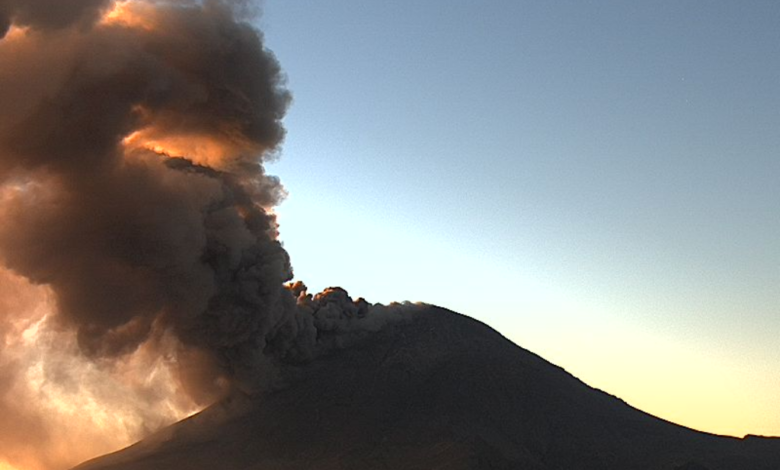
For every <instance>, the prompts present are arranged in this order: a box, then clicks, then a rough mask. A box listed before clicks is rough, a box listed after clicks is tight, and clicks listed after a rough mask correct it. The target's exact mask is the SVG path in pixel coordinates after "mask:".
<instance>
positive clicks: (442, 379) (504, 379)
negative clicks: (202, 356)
mask: <svg viewBox="0 0 780 470" xmlns="http://www.w3.org/2000/svg"><path fill="white" fill-rule="evenodd" d="M287 374H288V376H289V377H290V378H289V379H288V383H287V385H286V386H285V387H280V388H277V389H276V390H272V391H268V392H265V393H261V394H258V395H256V396H253V397H244V396H241V397H237V396H236V397H233V398H231V399H229V400H225V401H223V402H221V403H218V404H217V405H214V406H212V407H211V408H208V409H207V410H205V411H204V412H202V413H200V414H198V415H195V416H193V417H191V418H189V419H187V420H184V421H182V422H180V423H177V424H175V425H173V426H171V427H169V428H167V429H164V430H163V431H161V432H159V433H157V434H155V435H154V436H152V437H150V438H149V439H146V440H144V441H142V442H140V443H138V444H136V445H134V446H131V447H129V448H127V449H125V450H123V451H120V452H117V453H115V454H111V455H108V456H105V457H101V458H98V459H95V460H93V461H91V462H87V463H85V464H82V465H81V466H79V467H76V468H77V469H78V470H141V469H143V470H162V469H165V470H175V469H187V470H201V469H223V470H234V469H257V470H266V469H268V470H271V469H273V470H282V469H284V470H298V469H301V470H303V469H306V470H311V469H316V470H329V469H355V470H366V469H426V470H428V469H528V470H537V469H538V470H552V469H556V470H557V469H560V470H591V469H592V470H610V469H615V470H618V469H619V470H630V469H653V470H662V469H663V470H726V469H728V470H734V469H737V470H740V469H746V470H764V469H765V470H777V469H780V439H775V438H763V437H747V438H744V439H737V438H731V437H722V436H715V435H711V434H706V433H701V432H697V431H693V430H691V429H688V428H685V427H682V426H678V425H675V424H672V423H669V422H667V421H664V420H661V419H658V418H656V417H653V416H651V415H648V414H646V413H643V412H641V411H639V410H637V409H635V408H632V407H631V406H629V405H627V404H626V403H624V402H623V401H621V400H619V399H618V398H615V397H613V396H611V395H608V394H606V393H604V392H602V391H599V390H596V389H593V388H591V387H589V386H587V385H585V384H584V383H582V382H581V381H579V380H578V379H576V378H575V377H573V376H572V375H570V374H569V373H567V372H566V371H564V370H563V369H561V368H559V367H557V366H554V365H552V364H550V363H549V362H547V361H545V360H543V359H542V358H540V357H538V356H536V355H534V354H533V353H530V352H528V351H526V350H524V349H522V348H520V347H518V346H516V345H515V344H513V343H511V342H510V341H508V340H507V339H505V338H504V337H502V336H501V335H500V334H498V333H497V332H495V331H494V330H492V329H491V328H489V327H487V326H485V325H484V324H482V323H479V322H477V321H475V320H473V319H471V318H468V317H465V316H462V315H459V314H456V313H453V312H450V311H447V310H444V309H441V308H438V307H430V308H426V309H423V310H422V311H421V312H420V313H418V314H416V315H415V316H414V317H413V320H411V321H410V322H408V323H404V324H397V325H394V326H392V327H387V328H385V329H384V330H382V331H380V332H379V333H376V334H374V335H373V336H371V337H370V339H369V340H368V341H366V342H364V343H361V344H360V345H357V346H354V347H351V348H349V349H345V350H341V351H338V352H336V353H332V354H330V355H329V356H327V357H324V358H321V359H319V360H317V361H315V362H313V363H311V364H308V365H306V366H299V367H296V368H291V369H290V370H289V371H287Z"/></svg>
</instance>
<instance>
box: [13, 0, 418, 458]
mask: <svg viewBox="0 0 780 470" xmlns="http://www.w3.org/2000/svg"><path fill="white" fill-rule="evenodd" d="M246 7H247V5H246V4H245V2H228V1H220V0H205V1H195V0H192V1H187V0H178V1H173V0H130V1H124V2H119V1H110V0H0V37H2V39H0V221H2V224H1V225H0V263H1V264H2V267H3V268H2V270H0V296H2V298H0V335H2V336H0V339H3V342H2V343H0V377H1V378H2V382H0V414H2V415H3V416H9V415H10V413H12V412H13V413H16V414H19V416H18V417H16V418H15V420H14V421H15V422H18V423H23V426H24V428H23V429H25V431H21V432H20V431H19V429H22V428H19V429H16V430H13V431H9V429H7V426H6V427H4V426H3V425H0V449H1V450H0V468H2V467H3V465H4V464H5V465H11V466H12V468H13V466H24V468H52V467H54V466H62V465H64V464H70V463H73V462H74V461H75V460H78V459H79V458H84V457H86V456H89V453H88V452H89V451H83V452H86V455H75V456H74V453H73V449H74V448H78V444H77V443H76V442H69V441H67V440H65V441H63V439H62V438H58V437H57V435H59V434H62V433H63V432H66V431H65V429H68V426H66V424H65V423H66V422H67V423H71V425H70V428H73V427H74V426H73V425H72V423H73V422H74V420H75V419H76V416H78V412H77V410H70V411H69V409H68V406H71V405H72V406H73V407H76V408H78V407H79V406H87V405H88V404H90V403H91V404H92V405H93V406H95V407H98V405H99V406H102V407H103V408H102V409H111V410H112V413H113V414H112V416H113V417H114V419H113V420H112V419H108V418H99V415H100V413H101V411H100V410H98V409H97V408H95V410H92V412H91V414H90V419H91V421H88V422H86V424H84V425H83V426H82V427H83V429H81V428H79V430H77V431H73V432H70V434H68V435H69V436H70V437H69V439H71V440H76V439H79V438H81V437H83V438H84V439H85V440H88V439H86V438H87V437H89V436H88V433H89V431H88V428H89V427H90V426H93V427H94V426H97V427H98V428H100V429H99V430H98V431H99V433H100V434H99V435H101V436H104V437H105V436H106V435H111V436H117V435H121V436H123V439H124V441H127V440H132V439H136V438H138V437H140V436H142V435H143V434H144V433H146V432H148V431H149V430H150V429H153V428H155V427H157V426H159V425H160V424H162V423H164V422H168V421H170V420H173V419H177V418H180V417H182V416H184V415H186V414H188V413H191V412H192V411H194V410H196V409H197V408H198V407H199V406H203V405H204V404H207V403H208V402H209V401H212V400H214V399H215V398H217V397H219V396H220V394H222V393H225V391H226V390H228V389H231V388H235V387H238V388H241V389H243V390H248V391H251V390H254V389H256V388H259V387H262V386H263V383H264V382H263V381H264V379H265V378H267V376H268V375H269V374H273V371H274V370H275V366H276V365H278V364H279V363H300V362H305V361H308V360H310V359H312V358H314V357H316V356H317V355H319V354H321V353H322V352H324V351H327V350H330V349H332V348H338V347H343V346H344V345H346V344H347V343H349V342H351V341H354V340H355V339H356V338H360V337H362V336H364V335H365V334H366V332H370V331H372V330H375V329H378V328H380V327H382V325H383V324H384V323H386V322H388V321H391V320H393V319H395V318H398V317H400V316H403V313H402V312H401V311H400V310H399V309H398V308H394V307H392V306H391V307H383V306H372V305H369V304H368V303H366V302H365V301H362V300H359V301H353V300H352V299H351V298H350V297H349V296H348V295H347V294H346V292H345V291H343V290H341V289H337V288H336V289H329V290H327V291H325V292H324V293H321V294H317V295H316V296H311V295H309V294H308V293H307V292H306V288H305V286H303V284H301V283H295V284H287V283H288V282H289V281H290V280H291V279H292V269H291V266H290V261H289V257H288V255H287V253H286V252H285V250H284V249H283V247H282V245H281V243H280V242H279V240H278V237H277V235H278V234H277V223H276V220H275V217H274V215H273V212H272V211H271V209H272V207H273V206H274V205H276V204H277V203H279V202H280V200H281V198H282V197H283V196H284V190H283V188H282V187H281V185H280V184H279V181H278V180H277V179H275V178H274V177H271V176H268V175H266V174H265V171H264V168H263V166H262V165H263V162H264V161H266V160H267V159H270V158H273V157H275V155H276V152H277V151H278V147H279V145H280V143H281V141H282V139H283V137H284V129H283V128H282V125H281V119H282V117H283V116H284V114H285V111H286V109H287V107H288V105H289V103H290V95H289V93H288V92H287V90H286V89H285V87H284V76H283V74H282V73H281V71H280V67H279V65H278V63H277V61H276V59H275V58H274V56H273V55H272V54H271V53H270V52H269V51H268V50H266V49H265V48H264V46H263V41H262V37H261V35H260V33H259V32H258V31H257V30H256V29H254V28H253V27H252V26H251V25H250V24H249V23H247V22H246V21H244V18H242V17H241V12H243V11H245V10H246V9H247V8H246ZM380 310H384V311H383V312H380ZM84 358H88V359H89V360H88V361H87V360H85V359H84ZM90 384H99V386H89V387H88V385H90ZM182 392H184V393H182ZM77 400H87V401H88V403H87V404H86V405H78V404H77V403H75V402H76V401H77ZM19 401H23V402H25V403H23V406H20V405H19V403H17V402H19ZM82 409H83V408H82ZM82 414H84V413H83V412H82ZM96 416H97V417H96ZM116 417H124V418H123V419H120V420H118V421H117V418H116ZM96 419H98V420H100V419H102V420H103V421H101V422H100V423H98V424H100V426H99V425H98V424H96V421H95V420H96ZM4 421H5V422H9V421H8V420H5V419H4ZM101 423H102V424H101ZM21 425H22V424H20V426H21ZM101 426H102V428H101ZM106 430H109V431H110V432H109V433H106ZM71 431H72V430H71ZM98 431H95V432H94V433H95V434H97V433H98ZM81 432H83V433H87V434H85V435H84V436H82V435H81V434H79V433H81ZM123 433H124V434H123ZM89 439H92V441H90V442H93V443H94V442H98V443H100V440H99V439H97V440H96V438H95V437H94V436H92V437H89ZM111 445H116V443H115V442H106V443H105V445H103V444H100V445H97V444H96V445H95V449H94V450H92V451H93V452H94V451H105V450H109V448H110V446H111ZM74 446H76V447H74ZM31 449H35V451H31ZM31 452H32V453H31ZM31 455H36V457H31ZM69 459H70V460H69ZM4 461H5V462H4Z"/></svg>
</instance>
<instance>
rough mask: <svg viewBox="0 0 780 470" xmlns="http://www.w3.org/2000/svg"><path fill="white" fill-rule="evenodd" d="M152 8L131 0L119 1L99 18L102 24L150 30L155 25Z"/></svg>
mask: <svg viewBox="0 0 780 470" xmlns="http://www.w3.org/2000/svg"><path fill="white" fill-rule="evenodd" d="M153 11H154V10H153V9H152V8H150V7H149V6H147V5H143V4H138V3H134V2H131V1H128V0H126V1H120V2H116V3H115V4H114V7H113V8H111V9H110V10H109V11H108V12H106V14H105V15H104V16H103V18H102V19H101V21H100V23H101V24H103V25H122V26H126V27H130V28H141V29H145V30H152V29H154V27H155V24H154V22H153V21H152V20H151V18H154V16H153V15H151V14H150V13H152V12H153Z"/></svg>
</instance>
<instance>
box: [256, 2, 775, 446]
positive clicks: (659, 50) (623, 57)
mask: <svg viewBox="0 0 780 470" xmlns="http://www.w3.org/2000/svg"><path fill="white" fill-rule="evenodd" d="M259 23H260V25H261V27H262V28H263V30H264V31H265V34H266V39H267V43H268V46H269V47H270V48H271V49H272V50H273V51H274V52H275V53H276V55H277V57H278V58H279V60H280V61H281V63H282V66H283V67H284V68H285V70H286V72H287V74H288V77H289V86H290V88H291V90H292V91H293V93H294V96H295V101H294V103H293V106H292V109H291V111H290V113H289V115H288V117H287V118H286V121H285V122H286V126H287V128H288V137H287V140H286V143H285V146H284V149H283V152H282V155H281V158H280V160H279V162H278V163H275V164H273V165H271V167H270V172H271V173H273V174H276V175H279V176H280V178H281V179H282V181H283V182H284V183H285V185H286V187H287V189H288V190H289V193H290V195H289V197H288V199H287V200H286V201H285V202H284V203H283V204H282V206H281V207H280V208H279V209H278V212H279V216H280V221H281V224H282V226H281V233H282V239H283V240H284V242H285V246H286V247H287V249H288V250H289V251H290V253H291V256H292V259H293V265H294V266H295V269H296V276H297V278H299V279H302V280H304V281H305V282H306V283H307V284H308V285H309V287H310V288H312V289H316V290H319V289H321V288H324V287H327V286H329V285H341V286H343V287H345V288H347V289H348V290H349V291H350V293H351V294H353V296H363V297H366V298H367V299H369V300H371V301H380V302H389V301H392V300H407V299H408V300H413V301H425V302H430V303H435V304H438V305H442V306H445V307H448V308H451V309H453V310H456V311H459V312H462V313H466V314H468V315H471V316H473V317H475V318H478V319H480V320H482V321H484V322H486V323H488V324H489V325H491V326H493V327H494V328H496V329H498V330H499V331H500V332H502V333H503V334H504V335H505V336H507V337H508V338H510V339H511V340H513V341H514V342H516V343H518V344H519V345H521V346H523V347H525V348H527V349H530V350H531V351H533V352H535V353H537V354H539V355H541V356H543V357H544V358H546V359H548V360H550V361H551V362H553V363H556V364H558V365H560V366H562V367H564V368H565V369H566V370H568V371H569V372H571V373H573V374H574V375H576V376H577V377H579V378H581V379H582V380H584V381H585V382H586V383H588V384H589V385H592V386H594V387H597V388H600V389H603V390H605V391H607V392H609V393H611V394H614V395H617V396H618V397H620V398H622V399H624V400H626V401H627V402H628V403H630V404H632V405H634V406H636V407H638V408H640V409H643V410H645V411H648V412H650V413H652V414H655V415H658V416H660V417H663V418H666V419H669V420H672V421H675V422H678V423H681V424H684V425H687V426H690V427H694V428H697V429H702V430H707V431H711V432H716V433H725V434H734V435H743V434H746V433H754V434H774V435H780V413H778V410H780V395H779V394H778V390H780V189H778V187H779V184H780V160H779V159H778V157H779V155H780V128H779V127H780V27H778V25H780V3H778V2H776V1H763V2H762V1H754V2H744V3H743V2H715V1H713V2H704V1H700V2H690V1H654V2H642V3H640V2H624V1H614V2H602V1H592V2H586V1H581V0H578V1H570V2H564V1H556V2H546V1H538V2H520V1H491V2H477V1H465V0H457V1H453V0H447V1H444V0H436V1H434V0H430V1H424V2H420V1H408V0H397V1H392V2H365V1H358V0H344V1H339V2H308V1H307V2H304V1H300V0H269V1H267V2H266V4H265V7H264V15H263V17H262V18H261V20H260V21H259Z"/></svg>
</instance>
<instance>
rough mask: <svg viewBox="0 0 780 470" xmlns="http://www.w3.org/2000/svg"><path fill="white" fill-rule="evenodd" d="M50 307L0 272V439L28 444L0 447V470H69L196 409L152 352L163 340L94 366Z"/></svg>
mask: <svg viewBox="0 0 780 470" xmlns="http://www.w3.org/2000/svg"><path fill="white" fill-rule="evenodd" d="M54 310H55V307H54V299H53V297H52V294H51V292H50V291H49V289H48V288H46V287H42V286H34V285H32V284H30V283H29V282H28V281H26V280H24V279H22V278H20V277H18V276H16V275H14V274H12V273H10V272H8V271H5V270H0V347H1V348H2V349H1V352H2V354H1V355H0V373H5V374H8V373H9V372H8V371H12V372H11V375H10V376H8V377H4V379H5V380H9V381H10V382H9V383H8V386H7V387H6V388H4V391H3V394H0V409H2V410H6V412H9V411H10V412H12V413H13V415H12V416H11V417H10V418H9V417H8V416H4V417H3V418H4V419H7V420H8V421H6V422H5V423H4V422H2V420H0V438H2V437H3V436H4V435H11V436H13V435H14V434H16V433H17V432H26V433H27V434H25V436H24V439H23V440H24V441H26V442H27V443H34V445H33V444H29V445H28V444H21V445H20V444H19V443H18V441H17V443H16V444H14V442H13V441H11V443H10V444H8V445H6V444H4V445H3V448H2V449H0V454H2V455H0V470H46V469H51V468H69V467H71V466H73V465H75V464H78V463H80V462H82V461H84V460H87V459H89V458H92V457H95V456H96V455H101V454H105V453H108V452H112V451H115V450H118V449H120V448H122V447H125V446H127V445H129V444H131V443H133V442H135V441H137V440H139V439H141V438H143V437H145V436H146V435H147V434H149V433H150V432H152V431H154V430H156V429H158V428H160V427H162V426H164V425H167V424H170V423H172V422H175V421H178V420H180V419H183V418H185V417H187V416H190V415H192V414H194V413H195V412H197V411H198V409H199V407H197V406H196V405H195V404H194V403H193V402H192V401H191V400H190V399H188V398H186V396H184V394H182V393H179V390H178V387H179V382H178V381H177V379H176V376H175V372H174V369H175V366H176V364H175V362H174V360H173V359H172V356H170V357H166V355H162V356H161V354H160V351H165V350H166V349H172V348H175V343H173V342H172V341H171V340H170V339H169V338H166V337H165V336H164V335H161V336H159V337H158V338H155V339H154V340H153V342H154V343H155V344H151V345H150V344H145V345H142V346H141V347H140V348H139V349H138V350H137V351H136V352H135V353H133V354H131V355H129V356H127V357H125V358H122V359H121V360H119V361H118V362H115V363H112V364H102V363H100V362H97V363H96V362H94V361H91V360H89V359H87V358H85V357H83V355H82V354H81V353H80V352H79V349H78V345H77V342H76V338H75V334H73V333H72V332H68V331H62V330H61V329H60V328H59V327H58V326H57V323H56V315H55V314H54ZM166 341H167V342H169V343H170V344H169V345H168V344H167V343H166ZM161 345H162V346H161ZM4 371H5V372H4ZM150 397H151V398H153V399H152V400H150ZM8 426H11V427H10V428H9V427H8ZM18 429H22V430H27V431H16V430H18ZM30 429H34V431H29V430H30ZM9 433H10V434H9Z"/></svg>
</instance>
